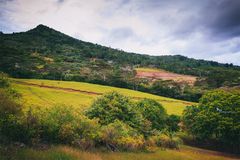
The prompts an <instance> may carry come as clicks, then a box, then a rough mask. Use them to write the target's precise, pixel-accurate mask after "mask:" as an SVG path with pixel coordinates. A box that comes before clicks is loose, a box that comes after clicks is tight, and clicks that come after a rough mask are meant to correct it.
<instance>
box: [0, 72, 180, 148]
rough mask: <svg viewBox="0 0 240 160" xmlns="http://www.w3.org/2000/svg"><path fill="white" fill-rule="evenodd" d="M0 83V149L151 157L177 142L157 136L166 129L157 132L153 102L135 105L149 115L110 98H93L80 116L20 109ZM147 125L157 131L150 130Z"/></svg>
mask: <svg viewBox="0 0 240 160" xmlns="http://www.w3.org/2000/svg"><path fill="white" fill-rule="evenodd" d="M1 77H2V78H0V83H2V84H7V85H4V86H3V87H1V88H0V144H1V143H5V144H9V143H11V142H21V143H25V144H29V145H32V146H38V145H41V144H42V143H49V144H68V145H73V146H76V147H79V148H81V149H83V150H88V149H92V148H94V147H105V148H107V149H109V150H112V151H117V150H127V151H136V150H146V151H151V152H152V151H154V147H156V146H159V147H164V148H165V147H170V148H178V147H179V144H180V141H178V139H177V138H176V137H175V136H171V135H172V134H167V133H169V132H166V131H164V132H161V131H163V129H164V128H167V126H168V125H166V126H165V125H164V128H163V125H162V124H163V123H164V122H165V121H166V118H167V117H168V116H167V114H166V112H165V110H164V109H163V108H162V106H161V105H160V104H158V103H157V102H155V101H153V100H147V99H146V100H143V101H142V102H140V104H141V105H149V106H148V107H149V108H148V110H149V111H151V110H152V111H151V114H149V115H148V114H146V112H145V113H144V111H143V110H139V109H138V107H140V106H138V107H137V104H136V103H135V102H133V101H131V100H130V99H129V98H127V97H125V96H123V95H121V94H118V93H116V92H112V93H108V94H106V95H103V96H102V97H99V98H98V99H97V100H96V101H95V102H94V103H93V105H92V107H91V108H90V109H89V110H88V112H87V114H86V115H85V114H83V113H82V112H80V111H79V110H78V109H76V108H74V107H71V106H66V105H60V104H59V105H56V106H51V107H47V108H45V107H36V106H33V107H34V109H32V108H33V107H30V108H28V107H27V108H28V109H27V108H25V109H24V105H23V103H21V98H20V96H16V95H18V94H16V93H15V92H12V90H13V89H12V88H11V85H10V83H9V80H8V79H7V78H6V77H5V75H2V76H1ZM150 104H154V105H155V106H153V107H152V106H151V105H150ZM145 107H147V106H145ZM151 108H152V109H151ZM155 111H156V112H155ZM143 115H144V116H143ZM156 116H160V117H161V116H163V117H164V118H162V119H161V118H158V120H159V121H158V122H157V121H156V122H155V120H154V119H153V117H155V118H156ZM145 118H147V119H145ZM148 119H149V120H150V121H148ZM151 122H152V123H153V124H154V125H156V126H159V125H160V124H161V125H162V126H161V128H158V127H156V129H157V130H155V129H154V128H155V127H153V128H152V127H151V124H152V123H151ZM171 125H173V126H171ZM174 125H178V124H169V127H172V128H175V127H176V126H174Z"/></svg>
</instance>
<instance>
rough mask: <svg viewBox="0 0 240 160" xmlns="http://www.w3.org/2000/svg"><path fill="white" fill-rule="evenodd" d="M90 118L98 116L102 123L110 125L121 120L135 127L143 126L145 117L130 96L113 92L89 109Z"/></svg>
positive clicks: (99, 99)
mask: <svg viewBox="0 0 240 160" xmlns="http://www.w3.org/2000/svg"><path fill="white" fill-rule="evenodd" d="M87 116H88V117H89V118H98V119H99V122H100V124H101V125H108V124H110V123H113V122H114V121H115V120H120V121H122V122H124V123H126V124H128V125H129V126H131V127H133V128H137V129H139V128H141V125H142V123H143V117H142V115H141V113H140V112H139V111H138V110H136V107H135V103H133V102H132V101H130V100H129V98H127V97H125V96H123V95H121V94H119V93H117V92H111V93H107V94H105V95H104V96H102V97H100V98H98V99H97V100H96V101H95V102H94V103H93V104H92V106H91V108H90V109H89V110H88V111H87Z"/></svg>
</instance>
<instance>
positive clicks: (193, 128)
mask: <svg viewBox="0 0 240 160" xmlns="http://www.w3.org/2000/svg"><path fill="white" fill-rule="evenodd" d="M239 117H240V92H239V90H234V89H233V90H231V89H228V90H214V91H210V92H208V93H207V94H205V95H204V96H203V97H202V98H201V100H200V103H199V105H198V106H190V107H187V108H186V109H185V110H184V112H183V122H184V125H185V128H186V130H187V131H188V133H190V134H192V135H193V136H195V137H196V138H197V139H200V140H205V141H209V140H215V141H218V142H221V143H222V146H228V147H227V149H228V150H232V151H233V150H234V151H236V152H240V145H239V144H240V137H239V134H240V122H239Z"/></svg>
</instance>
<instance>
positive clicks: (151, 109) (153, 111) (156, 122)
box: [137, 99, 167, 130]
mask: <svg viewBox="0 0 240 160" xmlns="http://www.w3.org/2000/svg"><path fill="white" fill-rule="evenodd" d="M137 108H138V109H139V110H140V111H141V113H142V115H143V117H144V118H145V119H147V120H148V121H150V122H151V124H152V128H153V129H157V130H162V129H164V128H165V127H166V119H167V112H166V110H165V109H164V108H163V106H162V105H161V104H160V103H158V102H157V101H155V100H152V99H143V100H141V101H139V102H138V103H137Z"/></svg>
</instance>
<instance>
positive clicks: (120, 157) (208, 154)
mask: <svg viewBox="0 0 240 160" xmlns="http://www.w3.org/2000/svg"><path fill="white" fill-rule="evenodd" d="M10 153H11V155H10ZM8 157H11V158H12V159H14V160H203V159H204V160H234V159H238V158H237V157H234V156H232V155H231V156H230V155H226V154H222V153H219V152H213V151H208V150H204V149H198V148H194V147H188V146H183V147H182V148H181V149H180V150H161V149H159V150H157V151H156V152H154V153H145V152H137V153H134V152H106V151H105V152H103V151H94V152H85V151H81V150H78V149H75V148H72V147H67V146H55V147H51V148H50V149H47V150H36V149H29V148H25V149H15V150H14V152H11V151H10V152H9V155H5V157H4V156H3V155H2V157H1V155H0V159H2V160H7V158H8Z"/></svg>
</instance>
